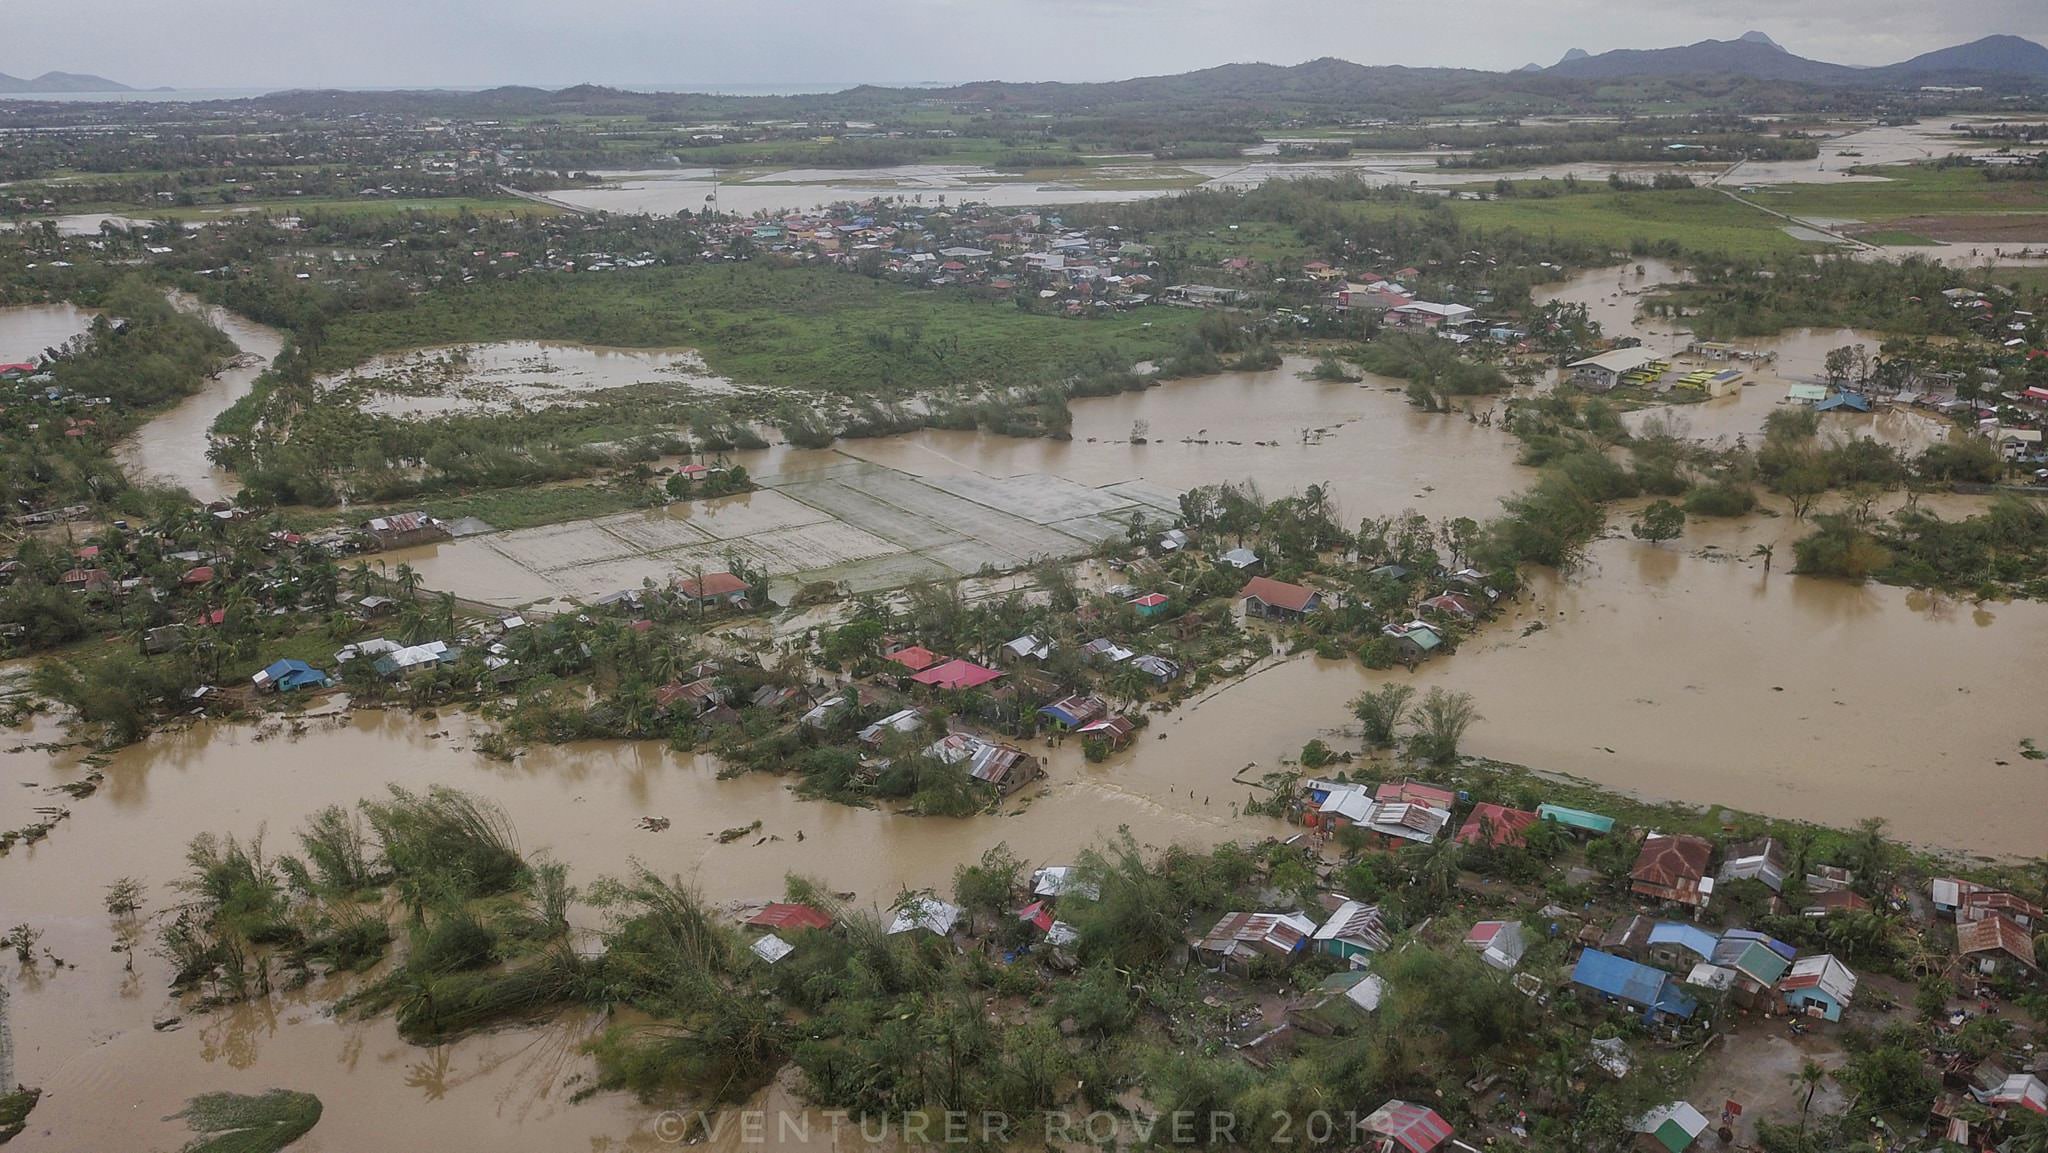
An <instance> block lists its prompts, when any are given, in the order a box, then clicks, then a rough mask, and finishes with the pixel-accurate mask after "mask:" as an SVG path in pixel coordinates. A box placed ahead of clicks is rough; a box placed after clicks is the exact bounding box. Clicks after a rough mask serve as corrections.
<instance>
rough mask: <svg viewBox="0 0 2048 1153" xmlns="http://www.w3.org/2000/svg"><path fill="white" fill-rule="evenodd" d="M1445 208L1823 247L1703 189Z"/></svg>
mask: <svg viewBox="0 0 2048 1153" xmlns="http://www.w3.org/2000/svg"><path fill="white" fill-rule="evenodd" d="M1449 208H1450V210H1451V211H1452V212H1453V213H1455V214H1456V215H1457V217H1458V220H1459V222H1460V223H1461V224H1463V225H1465V226H1466V227H1467V228H1478V229H1483V230H1487V231H1503V230H1506V229H1515V230H1517V231H1520V232H1524V233H1527V234H1529V235H1532V236H1554V237H1556V238H1558V239H1560V240H1569V241H1578V242H1582V243H1588V244H1601V245H1606V246H1607V247H1609V248H1613V249H1617V250H1627V249H1629V248H1632V247H1634V246H1635V245H1636V244H1637V242H1639V241H1640V242H1645V243H1656V242H1659V241H1673V242H1676V243H1677V244H1678V245H1679V247H1681V248H1684V249H1685V250H1687V251H1689V252H1697V253H1712V254H1718V255H1724V256H1733V257H1747V258H1758V257H1769V256H1779V255H1786V254H1796V253H1802V252H1817V251H1820V250H1821V246H1820V245H1816V244H1813V243H1810V242H1808V241H1804V240H1799V239H1797V238H1795V237H1793V236H1791V235H1790V234H1788V233H1786V232H1785V230H1784V228H1783V224H1784V222H1783V221H1781V220H1778V219H1777V218H1775V217H1773V216H1771V215H1770V214H1769V213H1766V212H1759V211H1757V210H1756V209H1754V208H1750V207H1748V206H1747V205H1744V204H1741V203H1738V202H1737V201H1735V200H1733V199H1731V198H1729V197H1727V196H1724V195H1722V194H1721V193H1719V192H1715V191H1713V190H1711V189H1705V188H1699V189H1681V190H1674V191H1665V192H1648V191H1626V192H1622V191H1615V190H1612V189H1608V188H1605V187H1599V188H1594V189H1591V190H1589V191H1582V192H1575V193H1570V194H1560V195H1556V196H1547V197H1531V196H1527V195H1523V196H1516V197H1508V198H1503V199H1495V200H1467V199H1459V200H1454V201H1451V202H1450V205H1449ZM1346 211H1349V212H1354V213H1357V214H1359V215H1362V216H1365V217H1367V218H1371V219H1386V218H1391V217H1395V216H1399V215H1401V214H1403V213H1412V212H1415V211H1416V209H1414V208H1411V207H1408V206H1405V205H1390V204H1378V203H1372V202H1361V203H1358V204H1352V205H1347V206H1346Z"/></svg>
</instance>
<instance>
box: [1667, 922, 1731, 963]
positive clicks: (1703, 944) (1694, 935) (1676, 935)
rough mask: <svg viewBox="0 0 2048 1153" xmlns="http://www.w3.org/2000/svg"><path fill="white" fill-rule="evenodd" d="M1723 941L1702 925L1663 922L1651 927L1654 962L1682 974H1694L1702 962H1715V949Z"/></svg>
mask: <svg viewBox="0 0 2048 1153" xmlns="http://www.w3.org/2000/svg"><path fill="white" fill-rule="evenodd" d="M1720 942H1721V939H1720V938H1719V937H1718V936H1716V935H1714V934H1713V933H1709V932H1708V931H1706V930H1705V929H1702V928H1700V927H1699V926H1698V925H1691V924H1687V923H1686V922H1684V921H1659V922H1657V923H1656V924H1655V925H1653V926H1651V927H1650V943H1649V953H1650V958H1651V959H1652V960H1654V961H1656V962H1657V963H1658V964H1660V965H1668V966H1670V967H1672V968H1674V969H1677V970H1679V971H1680V972H1686V973H1690V972H1692V967H1693V966H1694V965H1697V964H1699V963H1700V962H1701V961H1711V960H1713V959H1714V946H1715V945H1717V944H1720Z"/></svg>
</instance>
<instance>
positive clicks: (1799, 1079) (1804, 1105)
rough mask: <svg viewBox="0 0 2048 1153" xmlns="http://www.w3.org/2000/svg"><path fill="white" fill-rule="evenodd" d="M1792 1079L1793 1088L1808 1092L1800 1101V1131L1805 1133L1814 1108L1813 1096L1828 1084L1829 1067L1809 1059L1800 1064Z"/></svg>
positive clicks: (1791, 1075)
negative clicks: (1807, 1115) (1809, 1116)
mask: <svg viewBox="0 0 2048 1153" xmlns="http://www.w3.org/2000/svg"><path fill="white" fill-rule="evenodd" d="M1790 1077H1791V1081H1792V1084H1793V1087H1795V1088H1799V1089H1804V1090H1806V1095H1805V1096H1803V1097H1801V1098H1800V1100H1799V1131H1800V1132H1801V1133H1804V1132H1806V1114H1807V1113H1808V1111H1810V1110H1811V1109H1812V1108H1813V1095H1814V1094H1815V1093H1818V1092H1820V1087H1821V1086H1822V1085H1825V1084H1827V1080H1828V1071H1827V1067H1826V1066H1824V1065H1822V1064H1821V1063H1820V1062H1818V1061H1816V1060H1814V1059H1813V1058H1811V1057H1808V1058H1805V1059H1804V1060H1802V1061H1800V1062H1799V1068H1798V1069H1796V1070H1794V1071H1793V1072H1792V1073H1791V1074H1790Z"/></svg>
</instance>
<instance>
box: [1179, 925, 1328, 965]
mask: <svg viewBox="0 0 2048 1153" xmlns="http://www.w3.org/2000/svg"><path fill="white" fill-rule="evenodd" d="M1315 931H1316V923H1315V922H1314V921H1312V920H1310V919H1309V918H1308V917H1307V916H1306V915H1304V914H1301V913H1225V914H1224V915H1223V918H1222V919H1221V920H1219V921H1217V922H1216V926H1215V927H1214V928H1212V929H1210V930H1209V932H1208V934H1207V935H1206V936H1204V937H1202V938H1201V939H1200V940H1198V941H1196V942H1195V950H1196V951H1197V952H1199V953H1203V954H1206V955H1208V956H1210V957H1212V958H1215V959H1217V960H1220V961H1222V962H1223V963H1224V964H1225V965H1226V966H1231V967H1237V968H1244V967H1246V966H1249V965H1250V964H1251V963H1252V962H1253V961H1255V960H1257V959H1259V958H1261V957H1266V958H1271V959H1275V960H1279V961H1283V962H1284V961H1291V960H1293V958H1294V956H1295V954H1297V953H1300V952H1301V951H1302V950H1303V949H1305V948H1307V946H1308V942H1309V938H1310V936H1311V935H1312V934H1313V933H1314V932H1315Z"/></svg>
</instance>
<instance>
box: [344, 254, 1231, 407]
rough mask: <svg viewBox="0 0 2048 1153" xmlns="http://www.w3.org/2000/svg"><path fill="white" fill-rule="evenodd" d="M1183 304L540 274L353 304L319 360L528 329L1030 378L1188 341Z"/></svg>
mask: <svg viewBox="0 0 2048 1153" xmlns="http://www.w3.org/2000/svg"><path fill="white" fill-rule="evenodd" d="M1196 319H1197V317H1196V315H1195V314H1194V313H1192V312H1189V311H1185V310H1181V309H1162V308H1154V309H1145V310H1142V311H1140V312H1135V313H1117V314H1112V315H1108V316H1100V317H1086V318H1066V317H1057V316H1046V315H1040V314H1034V313H1028V312H1025V311H1023V310H1021V309H1019V308H1018V307H1017V306H1016V305H1015V304H1012V303H1011V302H1009V301H1007V300H1002V301H981V300H973V299H969V298H967V297H964V296H958V295H953V294H939V293H933V292H922V291H917V290H913V289H908V288H902V287H899V286H897V285H893V284H888V283H884V282H881V281H876V280H869V279H866V278H864V277H859V276H850V275H847V274H845V273H843V272H820V271H812V270H802V269H783V268H772V267H768V266H766V265H760V264H743V265H726V266H720V267H709V266H698V267H690V268H658V269H644V270H639V271H631V272H626V271H621V272H615V273H608V274H606V275H603V276H537V277H529V278H524V279H520V280H514V281H493V282H489V283H485V284H477V285H473V286H467V287H464V288H460V289H455V290H450V291H446V292H439V293H435V294H433V295H431V296H428V297H424V298H421V299H420V300H418V301H416V302H414V303H413V304H412V305H411V306H410V307H407V308H404V309H400V310H395V311H386V312H370V313H358V314H351V315H349V316H347V317H345V318H344V319H342V320H340V321H339V322H337V323H336V324H334V325H333V326H331V327H330V328H329V329H328V331H327V340H326V343H325V344H324V345H323V347H322V350H321V354H320V359H321V364H322V367H324V368H328V369H345V368H349V367H352V366H354V365H356V364H359V363H361V362H362V361H364V360H366V359H368V358H369V357H370V356H372V355H374V354H376V353H379V352H388V351H394V350H398V349H406V348H419V347H425V346H429V345H437V344H450V343H458V342H465V341H487V340H510V339H518V338H531V339H545V340H576V341H586V342H590V343H594V344H609V345H620V346H628V347H640V348H654V347H671V346H688V347H691V348H695V349H697V350H698V351H699V352H700V353H701V354H702V355H703V356H704V359H705V361H706V362H707V363H708V364H709V365H710V366H711V368H712V369H713V370H714V371H716V372H719V373H721V374H723V375H725V376H727V377H730V378H731V379H734V380H737V381H741V382H744V383H749V384H761V385H770V386H786V387H793V388H811V389H821V390H825V391H829V392H834V393H838V394H840V395H844V396H860V397H869V396H874V397H883V396H892V395H893V396H901V395H907V394H909V393H911V392H917V391H923V390H931V389H943V388H947V387H950V386H957V385H960V384H966V383H982V384H990V385H1002V386H1007V385H1032V384H1041V383H1049V382H1055V381H1059V380H1062V379H1064V378H1066V377H1068V376H1072V375H1074V374H1077V373H1083V372H1090V371H1100V370H1105V369H1113V370H1117V371H1126V370H1128V369H1129V368H1130V367H1131V366H1132V365H1133V364H1136V363H1138V362H1139V361H1143V360H1152V359H1158V358H1162V357H1165V356H1168V355H1170V354H1172V353H1173V352H1175V351H1178V350H1179V349H1180V348H1181V346H1182V344H1183V343H1184V340H1185V338H1186V336H1187V334H1188V333H1189V332H1191V331H1192V329H1193V327H1194V324H1195V321H1196Z"/></svg>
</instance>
